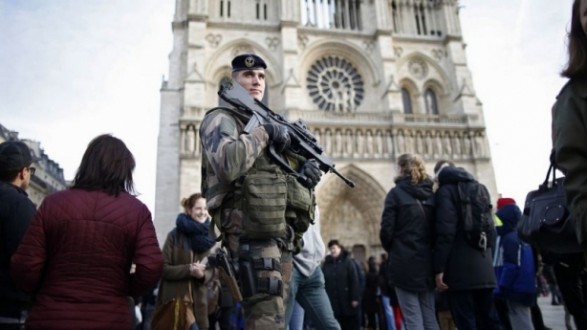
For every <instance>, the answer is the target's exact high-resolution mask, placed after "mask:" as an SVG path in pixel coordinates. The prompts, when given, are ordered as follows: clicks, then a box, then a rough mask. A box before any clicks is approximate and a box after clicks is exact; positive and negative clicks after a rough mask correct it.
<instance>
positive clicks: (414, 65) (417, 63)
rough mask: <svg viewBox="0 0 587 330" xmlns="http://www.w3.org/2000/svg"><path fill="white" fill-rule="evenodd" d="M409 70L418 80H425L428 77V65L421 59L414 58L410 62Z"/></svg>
mask: <svg viewBox="0 0 587 330" xmlns="http://www.w3.org/2000/svg"><path fill="white" fill-rule="evenodd" d="M408 69H409V71H410V73H411V74H412V76H414V77H415V78H417V79H424V78H426V76H427V75H428V64H426V62H424V60H422V59H420V58H413V59H412V60H410V63H409V64H408Z"/></svg>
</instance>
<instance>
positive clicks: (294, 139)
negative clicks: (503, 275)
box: [218, 80, 355, 188]
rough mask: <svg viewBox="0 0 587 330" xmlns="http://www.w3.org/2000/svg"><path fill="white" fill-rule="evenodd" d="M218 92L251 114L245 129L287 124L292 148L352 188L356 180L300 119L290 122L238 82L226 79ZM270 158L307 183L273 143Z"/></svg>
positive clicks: (227, 100) (291, 149) (248, 130)
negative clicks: (338, 166)
mask: <svg viewBox="0 0 587 330" xmlns="http://www.w3.org/2000/svg"><path fill="white" fill-rule="evenodd" d="M218 95H219V96H220V97H221V98H222V99H223V100H224V101H226V102H228V103H230V104H231V105H233V106H235V107H237V108H239V109H241V110H244V111H246V112H248V113H250V114H251V119H250V120H249V122H248V123H247V125H246V127H245V132H247V133H248V132H250V131H251V130H252V129H253V128H255V127H257V126H260V125H263V124H269V123H274V124H279V125H283V126H286V127H287V130H288V132H289V135H290V138H291V146H290V149H289V150H290V151H292V152H294V153H296V154H299V155H301V156H303V157H305V158H306V159H315V160H316V161H318V164H319V167H320V170H322V171H323V172H324V173H328V172H331V173H334V174H335V175H337V176H338V177H339V178H341V179H342V180H343V181H344V182H345V183H346V184H347V185H348V186H349V187H351V188H353V187H354V186H355V183H354V182H353V181H351V180H350V179H348V178H347V177H345V176H344V175H342V174H341V173H340V172H338V171H337V170H336V169H335V168H334V162H333V161H332V160H331V159H330V157H328V156H326V155H325V154H324V151H323V148H322V146H320V145H319V144H318V142H317V140H316V137H314V135H313V134H312V133H311V132H310V131H309V130H308V128H307V127H306V125H305V123H304V122H303V121H302V120H301V119H298V120H297V121H295V122H293V123H292V122H289V121H287V120H286V119H285V118H283V117H282V116H280V115H279V114H276V113H274V112H273V111H272V110H271V109H269V108H268V107H267V106H265V105H264V104H263V103H261V102H259V101H258V100H256V99H254V98H253V97H251V96H250V95H249V93H248V92H247V91H246V90H245V89H244V88H243V87H242V86H241V85H240V84H239V83H238V82H236V81H234V80H231V81H224V82H222V84H221V85H220V90H219V91H218ZM269 153H270V155H271V157H272V158H273V159H274V160H275V161H276V162H277V163H278V164H279V165H280V166H281V167H282V168H283V169H284V170H285V171H287V172H288V173H289V174H291V175H293V176H295V177H296V178H297V180H298V181H300V182H302V183H306V182H307V178H306V177H305V176H303V175H301V174H299V173H298V172H296V171H295V170H294V169H293V168H292V167H291V166H290V165H289V162H288V161H287V160H286V159H285V158H284V157H283V156H282V155H281V154H279V153H278V152H277V151H275V148H274V146H273V145H270V146H269Z"/></svg>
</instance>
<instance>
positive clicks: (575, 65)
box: [561, 0, 587, 78]
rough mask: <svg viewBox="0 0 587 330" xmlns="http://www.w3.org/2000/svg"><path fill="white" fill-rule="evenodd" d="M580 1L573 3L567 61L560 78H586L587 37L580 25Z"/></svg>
mask: <svg viewBox="0 0 587 330" xmlns="http://www.w3.org/2000/svg"><path fill="white" fill-rule="evenodd" d="M580 6H581V0H575V1H574V2H573V10H572V14H571V31H569V33H568V34H567V51H568V55H569V60H568V63H567V66H566V68H564V69H563V71H562V72H561V76H563V77H567V78H587V36H586V35H585V32H584V31H583V26H582V25H581V13H580Z"/></svg>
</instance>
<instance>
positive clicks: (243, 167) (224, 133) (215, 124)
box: [200, 108, 269, 210]
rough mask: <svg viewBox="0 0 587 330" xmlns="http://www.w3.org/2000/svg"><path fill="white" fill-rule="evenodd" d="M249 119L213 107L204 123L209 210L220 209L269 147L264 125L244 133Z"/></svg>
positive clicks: (204, 180) (204, 172) (204, 174)
mask: <svg viewBox="0 0 587 330" xmlns="http://www.w3.org/2000/svg"><path fill="white" fill-rule="evenodd" d="M249 118H250V116H249V115H247V114H244V113H239V112H238V110H236V109H229V108H214V109H212V110H210V111H209V112H208V113H207V114H206V116H205V117H204V120H203V121H202V125H201V126H200V141H201V143H202V151H203V155H202V193H204V195H205V196H206V199H207V204H208V205H207V206H208V209H211V210H213V209H216V208H218V207H220V205H221V204H222V200H223V199H224V197H225V196H226V194H228V193H229V192H231V191H232V190H233V186H232V183H233V182H234V181H235V180H236V179H238V178H239V177H241V176H243V175H245V174H246V173H247V172H248V171H249V170H250V169H251V167H252V166H253V164H254V163H255V160H256V159H257V157H259V155H261V153H262V152H264V150H265V147H267V144H268V141H269V135H268V134H267V132H266V131H265V129H264V128H263V127H262V126H259V127H256V128H254V129H253V130H252V131H251V132H250V133H249V134H245V133H242V130H243V128H244V126H245V125H246V123H247V122H248V120H249Z"/></svg>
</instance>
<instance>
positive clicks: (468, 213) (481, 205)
mask: <svg viewBox="0 0 587 330" xmlns="http://www.w3.org/2000/svg"><path fill="white" fill-rule="evenodd" d="M457 190H458V193H459V200H460V203H461V219H462V224H463V230H464V232H465V241H467V243H469V245H471V246H472V247H474V248H475V249H478V250H481V251H485V250H487V248H488V247H491V246H493V243H494V241H495V222H494V216H493V212H492V209H493V207H492V205H491V197H490V196H489V192H488V191H487V187H485V185H483V184H481V183H479V182H477V181H467V182H458V184H457Z"/></svg>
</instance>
